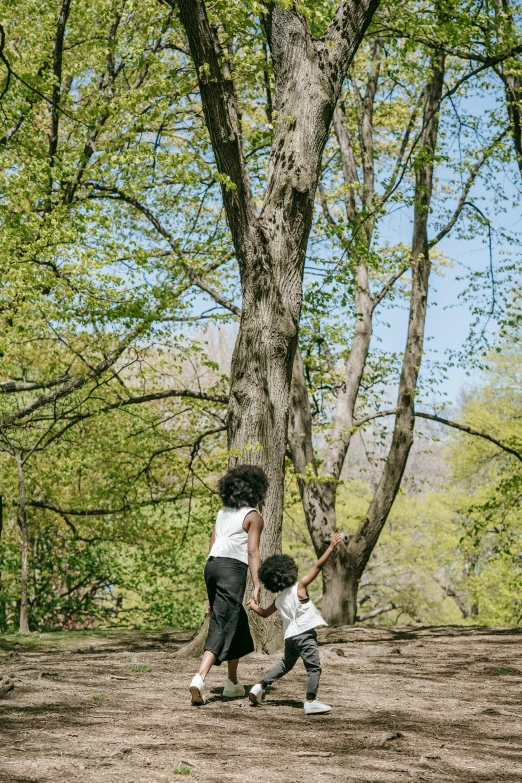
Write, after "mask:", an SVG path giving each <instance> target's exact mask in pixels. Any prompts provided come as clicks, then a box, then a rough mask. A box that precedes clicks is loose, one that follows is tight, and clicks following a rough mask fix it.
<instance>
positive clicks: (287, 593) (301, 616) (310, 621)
mask: <svg viewBox="0 0 522 783" xmlns="http://www.w3.org/2000/svg"><path fill="white" fill-rule="evenodd" d="M297 585H298V583H297V582H296V583H295V585H292V587H287V588H286V590H283V592H282V593H279V595H278V596H277V598H276V599H275V605H276V609H277V610H278V612H279V614H280V615H281V618H282V620H283V631H284V636H285V639H288V638H289V637H290V636H297V635H298V634H300V633H304V632H305V631H310V630H311V629H312V628H317V626H319V625H328V623H327V622H325V620H324V619H323V618H322V617H321V615H320V614H319V611H318V609H317V608H316V606H315V605H314V602H313V601H312V599H311V598H310V599H309V600H308V601H306V602H305V603H301V601H300V600H299V596H298V594H297Z"/></svg>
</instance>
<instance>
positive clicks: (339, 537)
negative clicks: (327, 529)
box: [329, 533, 343, 552]
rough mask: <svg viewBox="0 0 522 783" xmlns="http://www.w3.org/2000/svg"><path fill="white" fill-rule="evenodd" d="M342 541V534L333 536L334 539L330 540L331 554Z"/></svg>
mask: <svg viewBox="0 0 522 783" xmlns="http://www.w3.org/2000/svg"><path fill="white" fill-rule="evenodd" d="M342 540H343V534H342V533H336V534H335V535H334V537H333V538H332V540H331V543H330V547H329V548H330V549H331V550H332V552H333V551H334V549H336V548H337V547H338V546H339V544H340V542H341V541H342Z"/></svg>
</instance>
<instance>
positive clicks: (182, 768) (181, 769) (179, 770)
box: [173, 764, 192, 775]
mask: <svg viewBox="0 0 522 783" xmlns="http://www.w3.org/2000/svg"><path fill="white" fill-rule="evenodd" d="M173 771H174V774H175V775H192V770H191V768H190V767H187V765H186V764H179V765H178V766H177V767H174V770H173Z"/></svg>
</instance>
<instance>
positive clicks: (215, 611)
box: [190, 465, 268, 706]
mask: <svg viewBox="0 0 522 783" xmlns="http://www.w3.org/2000/svg"><path fill="white" fill-rule="evenodd" d="M218 488H219V494H220V497H221V500H222V501H223V505H224V508H222V509H221V511H219V512H218V515H217V519H216V524H215V526H214V530H213V532H212V536H211V539H210V551H209V555H208V560H207V563H206V565H205V584H206V586H207V594H208V603H209V610H210V625H209V629H208V636H207V641H206V642H205V652H204V654H203V658H202V659H201V666H200V667H199V672H198V674H196V676H195V677H194V678H193V680H192V682H191V683H190V695H191V697H192V704H195V705H197V706H199V705H201V704H205V702H206V697H205V677H206V676H207V674H208V672H209V670H210V668H211V667H212V666H213V665H214V664H216V665H218V666H219V664H220V663H222V662H223V661H227V662H228V680H227V683H226V685H225V688H224V690H223V696H227V697H228V698H236V697H238V696H244V695H245V689H244V687H243V686H242V685H241V684H240V683H239V682H238V681H237V666H238V663H239V659H240V658H242V657H243V655H248V653H251V652H253V650H254V642H253V641H252V636H251V634H250V628H249V627H248V618H247V615H246V612H245V610H244V608H243V596H244V593H245V586H246V578H247V570H248V568H249V569H250V573H251V575H252V581H253V583H254V589H253V592H252V598H254V599H255V600H256V601H257V600H258V598H259V576H258V572H259V565H260V562H259V539H260V537H261V531H262V530H263V517H262V516H261V514H260V513H259V512H258V511H257V509H256V507H257V506H259V505H260V504H261V503H262V501H263V500H264V497H265V495H266V491H267V489H268V479H267V477H266V475H265V473H264V471H263V470H261V468H256V467H254V466H253V465H241V466H239V467H237V468H232V469H231V470H229V471H228V472H227V473H226V474H225V475H224V476H223V477H222V478H221V479H220V480H219V483H218Z"/></svg>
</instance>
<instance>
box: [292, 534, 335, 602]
mask: <svg viewBox="0 0 522 783" xmlns="http://www.w3.org/2000/svg"><path fill="white" fill-rule="evenodd" d="M342 537H343V535H342V533H336V534H335V535H334V537H333V538H332V542H331V544H330V546H329V547H328V549H327V550H326V552H325V553H324V554H323V555H321V557H320V558H319V560H318V561H317V563H316V564H315V565H314V567H313V568H312V570H311V571H309V572H308V573H307V574H306V576H303V577H302V579H300V580H299V582H298V583H297V590H298V591H299V588H302V589H303V591H304V592H305V593H306V588H307V587H308V585H310V584H312V582H313V581H314V579H316V578H317V577H318V576H319V573H320V571H321V568H322V567H323V566H324V564H325V563H326V561H327V560H328V558H329V557H330V555H331V554H332V552H333V551H334V549H335V548H336V547H337V545H338V544H339V542H340V541H341V539H342ZM299 597H300V598H305V597H306V596H299Z"/></svg>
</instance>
